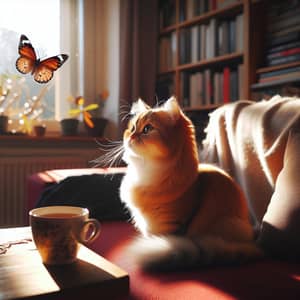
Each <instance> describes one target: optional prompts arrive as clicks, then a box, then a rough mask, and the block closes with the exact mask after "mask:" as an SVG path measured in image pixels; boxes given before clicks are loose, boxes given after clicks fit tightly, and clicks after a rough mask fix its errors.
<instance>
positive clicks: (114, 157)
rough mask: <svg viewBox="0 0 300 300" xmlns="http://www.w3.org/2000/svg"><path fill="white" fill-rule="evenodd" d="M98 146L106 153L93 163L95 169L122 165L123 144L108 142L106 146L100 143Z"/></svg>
mask: <svg viewBox="0 0 300 300" xmlns="http://www.w3.org/2000/svg"><path fill="white" fill-rule="evenodd" d="M98 145H99V146H100V149H101V150H102V151H104V152H105V153H104V154H103V155H102V156H100V157H98V158H97V159H95V160H93V161H92V162H93V163H95V167H103V166H104V167H113V166H118V165H119V164H120V162H121V160H122V157H123V153H124V146H123V142H121V141H108V143H106V144H102V143H100V142H98Z"/></svg>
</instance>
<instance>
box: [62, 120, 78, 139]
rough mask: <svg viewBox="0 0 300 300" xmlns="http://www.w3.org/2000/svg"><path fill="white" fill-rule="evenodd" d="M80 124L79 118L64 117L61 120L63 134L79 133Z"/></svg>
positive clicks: (72, 134)
mask: <svg viewBox="0 0 300 300" xmlns="http://www.w3.org/2000/svg"><path fill="white" fill-rule="evenodd" d="M78 124H79V121H78V120H77V119H71V118H70V119H63V120H61V121H60V126H61V133H62V135H63V136H76V135H78Z"/></svg>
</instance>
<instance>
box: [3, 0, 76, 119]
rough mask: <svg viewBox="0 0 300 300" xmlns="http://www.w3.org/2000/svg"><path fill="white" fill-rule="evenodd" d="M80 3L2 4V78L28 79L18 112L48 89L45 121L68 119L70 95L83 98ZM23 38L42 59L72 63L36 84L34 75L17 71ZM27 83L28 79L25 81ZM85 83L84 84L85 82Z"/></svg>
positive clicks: (19, 0) (31, 0) (34, 0)
mask: <svg viewBox="0 0 300 300" xmlns="http://www.w3.org/2000/svg"><path fill="white" fill-rule="evenodd" d="M79 2H80V1H74V0H73V1H72V0H43V1H40V0H26V1H24V0H10V1H0V11H1V12H2V13H1V19H0V39H1V44H0V53H1V58H0V74H9V75H11V76H15V75H17V76H19V77H20V78H25V82H23V83H22V84H23V86H22V96H21V97H20V100H19V102H20V103H18V105H17V109H23V107H24V103H25V102H26V101H27V98H28V96H30V97H32V96H37V95H38V94H39V93H40V92H41V90H42V89H44V88H45V86H46V87H47V91H46V94H45V96H44V100H43V104H45V105H44V107H43V113H42V118H43V119H54V118H55V119H57V120H59V119H61V118H63V117H66V115H67V110H68V108H69V107H68V106H69V104H68V103H67V101H66V99H67V97H68V96H69V95H79V94H81V91H82V87H81V86H80V85H79V84H78V82H80V78H78V76H79V75H78V74H80V72H79V65H80V64H79V58H80V55H79V49H80V46H79V43H78V41H79V40H80V39H79V38H78V32H79V30H78V28H79V24H80V22H79V21H80V20H79V18H78V16H80V14H79V8H80V6H79V5H78V3H79ZM21 34H25V35H26V36H27V37H28V38H29V39H30V41H31V43H32V45H33V47H34V48H35V50H36V53H37V55H38V56H39V57H40V58H44V57H49V56H53V55H57V54H60V53H67V54H69V59H68V61H67V62H66V63H65V64H64V65H63V66H62V68H61V69H59V70H58V71H56V72H55V75H54V78H53V79H52V80H51V81H50V82H49V83H47V84H46V85H44V84H38V83H36V82H35V81H34V80H33V78H32V76H31V75H22V74H20V73H19V72H18V71H17V70H16V68H15V61H16V59H17V57H18V51H17V50H18V43H19V38H20V35H21ZM23 80H24V79H23ZM81 82H82V81H81Z"/></svg>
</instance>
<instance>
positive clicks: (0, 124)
mask: <svg viewBox="0 0 300 300" xmlns="http://www.w3.org/2000/svg"><path fill="white" fill-rule="evenodd" d="M7 131H8V116H3V115H0V134H6V133H7Z"/></svg>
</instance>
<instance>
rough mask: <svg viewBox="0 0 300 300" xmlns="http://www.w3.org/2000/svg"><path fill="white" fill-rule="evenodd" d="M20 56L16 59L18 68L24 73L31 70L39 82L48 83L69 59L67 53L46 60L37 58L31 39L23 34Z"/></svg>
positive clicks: (20, 43)
mask: <svg viewBox="0 0 300 300" xmlns="http://www.w3.org/2000/svg"><path fill="white" fill-rule="evenodd" d="M19 54H20V57H19V58H18V59H17V61H16V68H17V70H18V71H19V72H20V73H22V74H27V73H29V72H31V74H32V75H33V78H34V80H35V81H36V82H38V83H47V82H48V81H50V80H51V79H52V77H53V73H54V71H56V70H57V69H58V68H59V67H61V66H62V65H63V64H64V63H65V61H66V60H67V59H68V57H69V56H68V55H67V54H59V55H57V56H52V57H49V58H46V59H44V60H40V59H39V58H37V56H36V53H35V50H34V48H33V46H32V45H31V42H30V40H29V39H28V38H27V37H26V36H25V35H24V34H22V35H21V37H20V42H19Z"/></svg>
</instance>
